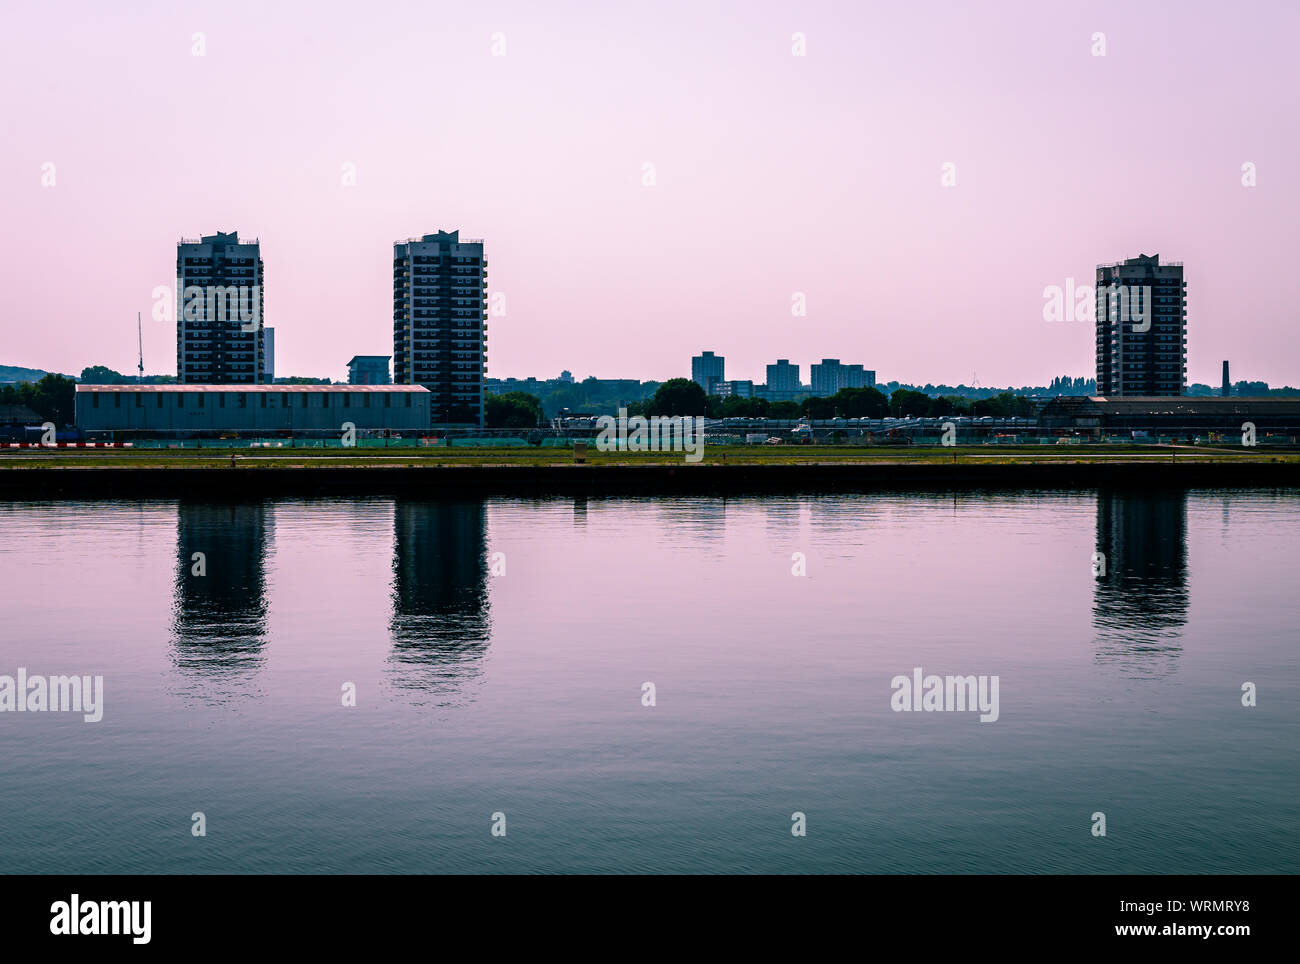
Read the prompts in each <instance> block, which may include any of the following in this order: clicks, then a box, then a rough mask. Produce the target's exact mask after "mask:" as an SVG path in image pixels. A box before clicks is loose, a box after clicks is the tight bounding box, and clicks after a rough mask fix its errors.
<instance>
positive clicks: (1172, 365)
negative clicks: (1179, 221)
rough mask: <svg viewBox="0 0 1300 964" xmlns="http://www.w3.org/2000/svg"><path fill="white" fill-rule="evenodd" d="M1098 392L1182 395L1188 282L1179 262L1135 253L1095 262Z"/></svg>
mask: <svg viewBox="0 0 1300 964" xmlns="http://www.w3.org/2000/svg"><path fill="white" fill-rule="evenodd" d="M1096 297H1097V344H1096V348H1097V394H1098V395H1104V396H1123V395H1140V396H1155V395H1161V396H1167V395H1181V394H1183V391H1184V389H1185V388H1186V382H1187V283H1186V282H1185V281H1184V280H1183V265H1182V262H1181V261H1173V262H1168V263H1166V264H1161V263H1160V256H1159V255H1158V254H1153V255H1150V256H1148V255H1145V254H1142V255H1138V256H1137V257H1136V258H1129V259H1128V260H1127V261H1119V262H1116V263H1114V264H1100V265H1098V266H1097V292H1096Z"/></svg>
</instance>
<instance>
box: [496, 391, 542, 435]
mask: <svg viewBox="0 0 1300 964" xmlns="http://www.w3.org/2000/svg"><path fill="white" fill-rule="evenodd" d="M483 407H484V420H485V421H486V422H487V427H488V428H536V427H537V426H538V424H539V423H540V422H541V420H542V403H541V400H540V399H539V398H538V397H537V396H536V395H529V394H528V393H527V392H506V393H505V394H503V395H489V396H487V398H486V399H485V400H484V403H483Z"/></svg>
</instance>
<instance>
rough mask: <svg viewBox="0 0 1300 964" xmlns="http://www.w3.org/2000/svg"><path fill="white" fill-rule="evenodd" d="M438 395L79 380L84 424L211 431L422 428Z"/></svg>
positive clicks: (139, 431)
mask: <svg viewBox="0 0 1300 964" xmlns="http://www.w3.org/2000/svg"><path fill="white" fill-rule="evenodd" d="M431 397H432V396H431V395H430V394H429V392H428V391H427V390H426V389H425V388H424V387H423V386H421V385H78V386H77V395H76V416H77V428H78V429H80V430H81V431H83V432H120V433H128V434H133V435H141V436H148V435H156V436H175V437H195V436H197V437H201V436H204V435H221V434H232V433H233V434H239V435H254V436H257V435H263V436H265V435H271V436H274V435H283V436H288V435H309V434H316V435H324V434H338V433H340V432H342V431H343V424H344V423H345V422H351V423H352V424H353V425H354V426H355V427H356V429H357V431H358V432H364V431H376V430H390V431H398V432H408V433H409V432H415V431H423V430H425V429H427V428H428V427H429V401H430V398H431Z"/></svg>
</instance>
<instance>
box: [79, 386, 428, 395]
mask: <svg viewBox="0 0 1300 964" xmlns="http://www.w3.org/2000/svg"><path fill="white" fill-rule="evenodd" d="M77 391H79V392H145V393H149V392H252V393H254V394H257V393H258V392H349V393H361V392H375V393H379V394H383V393H385V392H397V393H403V392H427V391H428V389H427V388H425V387H424V386H423V385H78V386H77Z"/></svg>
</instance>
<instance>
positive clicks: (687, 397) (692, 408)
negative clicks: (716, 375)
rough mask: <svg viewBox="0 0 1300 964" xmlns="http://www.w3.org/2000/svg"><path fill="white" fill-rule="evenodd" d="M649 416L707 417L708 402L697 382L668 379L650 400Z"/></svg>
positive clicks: (685, 379) (687, 379) (683, 379)
mask: <svg viewBox="0 0 1300 964" xmlns="http://www.w3.org/2000/svg"><path fill="white" fill-rule="evenodd" d="M650 414H651V415H708V414H709V400H708V398H707V397H706V396H705V394H704V389H703V388H701V387H700V385H699V383H698V382H693V381H691V380H690V379H689V378H670V379H668V381H666V382H664V383H663V384H662V385H660V386H659V387H658V388H657V389H655V394H654V398H652V399H650Z"/></svg>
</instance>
